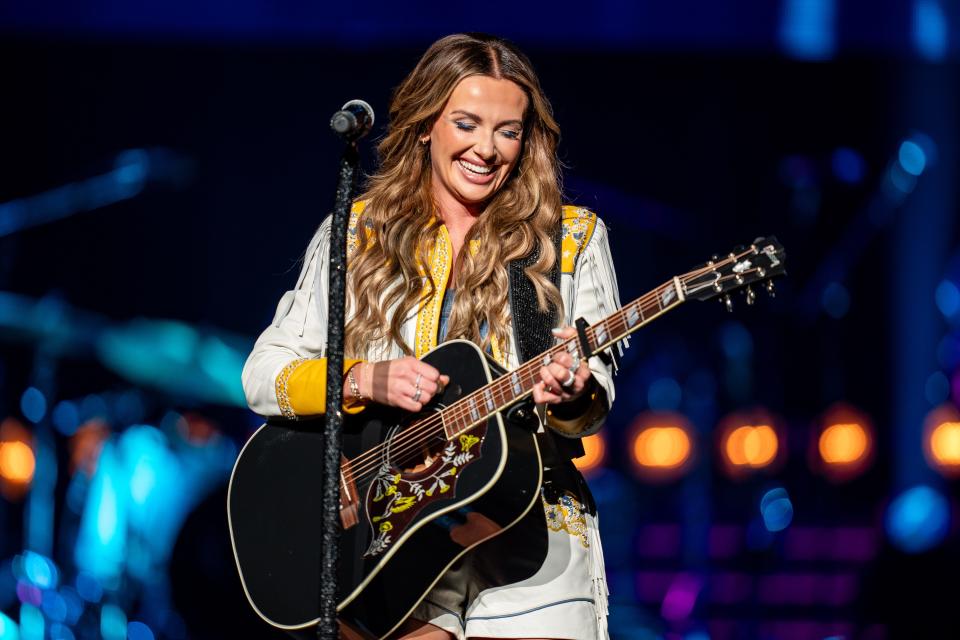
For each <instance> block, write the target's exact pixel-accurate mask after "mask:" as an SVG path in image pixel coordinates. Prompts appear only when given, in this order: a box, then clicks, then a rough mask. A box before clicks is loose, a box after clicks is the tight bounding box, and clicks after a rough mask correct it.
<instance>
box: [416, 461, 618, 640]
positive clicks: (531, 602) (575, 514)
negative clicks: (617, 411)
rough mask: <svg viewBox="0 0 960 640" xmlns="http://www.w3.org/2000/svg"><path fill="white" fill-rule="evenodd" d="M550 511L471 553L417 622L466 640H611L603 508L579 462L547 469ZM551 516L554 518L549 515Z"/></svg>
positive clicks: (538, 512)
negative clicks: (597, 503)
mask: <svg viewBox="0 0 960 640" xmlns="http://www.w3.org/2000/svg"><path fill="white" fill-rule="evenodd" d="M541 496H542V500H541V502H542V506H543V508H542V509H541V508H538V507H537V505H534V507H533V508H532V509H530V512H529V513H528V514H527V515H526V516H524V517H523V519H522V520H521V521H520V522H518V523H517V524H515V525H514V526H513V527H511V528H510V529H508V530H507V531H506V532H504V533H503V534H501V535H499V536H497V537H496V538H494V539H492V540H490V541H488V542H485V543H483V544H481V545H480V546H479V547H477V548H476V549H473V550H471V551H470V552H468V553H467V554H466V555H465V556H464V557H463V558H461V559H460V561H458V562H457V563H456V564H454V565H453V567H451V568H450V570H449V571H447V572H446V573H445V574H444V575H443V576H442V577H441V578H440V580H439V581H438V582H437V584H436V585H434V587H433V589H431V590H430V592H429V593H427V595H426V597H425V598H424V599H423V601H422V602H421V603H420V605H419V606H417V608H416V609H414V611H413V614H412V617H413V618H416V619H417V620H421V621H424V622H429V623H430V624H433V625H436V626H438V627H440V628H442V629H445V630H446V631H449V632H450V633H451V634H453V635H454V636H455V637H456V638H457V639H458V640H465V639H466V638H473V637H490V638H562V639H564V640H608V638H609V636H608V634H607V583H606V579H605V577H604V568H603V551H602V549H601V547H600V535H599V532H598V530H597V518H596V515H595V514H596V509H595V508H594V506H593V499H592V497H591V496H590V493H589V490H588V489H587V486H586V482H585V481H584V480H583V477H582V476H581V475H580V473H579V471H577V470H576V469H575V468H574V467H573V465H572V464H570V465H569V468H563V469H552V470H544V487H543V489H542V491H541ZM545 516H546V517H545Z"/></svg>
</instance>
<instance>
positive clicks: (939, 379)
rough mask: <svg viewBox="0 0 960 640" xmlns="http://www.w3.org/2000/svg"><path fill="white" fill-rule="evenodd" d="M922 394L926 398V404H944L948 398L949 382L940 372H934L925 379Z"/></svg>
mask: <svg viewBox="0 0 960 640" xmlns="http://www.w3.org/2000/svg"><path fill="white" fill-rule="evenodd" d="M924 392H925V394H926V396H927V402H929V403H930V404H932V405H934V406H936V405H938V404H941V403H943V402H946V400H947V398H949V397H950V380H949V379H948V378H947V376H946V375H944V373H943V372H942V371H934V372H933V373H931V374H930V377H929V378H927V384H926V385H924Z"/></svg>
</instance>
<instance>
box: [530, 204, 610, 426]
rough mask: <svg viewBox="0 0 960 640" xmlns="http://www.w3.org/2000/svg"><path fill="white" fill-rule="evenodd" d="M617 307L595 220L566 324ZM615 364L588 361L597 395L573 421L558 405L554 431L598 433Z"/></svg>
mask: <svg viewBox="0 0 960 640" xmlns="http://www.w3.org/2000/svg"><path fill="white" fill-rule="evenodd" d="M619 308H620V293H619V290H618V288H617V275H616V271H615V270H614V267H613V258H612V257H611V255H610V245H609V242H608V237H607V227H606V225H605V224H604V223H603V220H600V219H599V218H598V219H597V221H596V227H595V229H594V231H593V234H592V235H591V237H590V240H589V241H588V242H587V244H586V246H585V247H584V248H583V252H582V254H581V255H580V256H579V257H578V259H577V263H576V270H575V271H574V274H573V295H572V305H568V313H569V315H568V317H567V323H568V324H570V325H571V326H573V324H574V323H575V322H576V320H577V318H583V319H584V320H586V321H587V323H588V324H591V325H592V324H595V323H597V322H599V321H600V320H603V319H604V318H606V317H607V316H609V315H610V314H612V313H614V312H615V311H617V310H618V309H619ZM625 346H626V340H623V341H621V342H620V343H618V344H616V345H613V346H612V347H610V348H609V349H608V351H612V350H616V351H617V352H618V353H617V355H619V354H620V353H622V349H623V348H624V347H625ZM611 355H612V354H611ZM615 362H616V359H615V358H614V357H611V356H610V355H607V354H604V356H603V357H601V356H600V355H595V356H593V357H592V358H590V361H589V365H590V371H591V372H592V373H593V377H594V379H595V380H596V381H597V384H598V386H599V389H598V392H597V393H594V394H592V398H591V400H592V402H590V403H589V404H588V406H586V408H585V409H584V411H583V413H582V414H581V415H579V416H577V417H574V418H570V417H568V416H565V415H564V411H563V405H557V408H556V409H554V410H552V411H551V412H550V415H549V417H548V423H549V424H550V426H552V427H553V428H554V430H555V431H558V432H560V433H561V434H562V435H567V436H573V437H583V436H587V435H590V434H592V433H596V432H597V431H599V430H600V427H601V426H603V421H604V419H605V418H606V415H607V413H608V412H609V410H610V407H611V406H612V405H613V400H614V397H615V390H614V384H613V374H614V372H615V368H616V365H615Z"/></svg>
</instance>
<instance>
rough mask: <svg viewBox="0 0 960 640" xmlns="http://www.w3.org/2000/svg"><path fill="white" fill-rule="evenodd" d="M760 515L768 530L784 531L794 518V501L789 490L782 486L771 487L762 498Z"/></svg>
mask: <svg viewBox="0 0 960 640" xmlns="http://www.w3.org/2000/svg"><path fill="white" fill-rule="evenodd" d="M760 515H761V516H762V517H763V526H764V527H766V529H767V531H770V532H771V533H775V532H777V531H783V530H784V529H786V528H787V527H788V526H790V522H791V521H792V520H793V503H791V502H790V496H789V495H787V490H786V489H784V488H782V487H777V488H775V489H771V490H770V491H767V492H766V493H765V494H763V497H762V498H760Z"/></svg>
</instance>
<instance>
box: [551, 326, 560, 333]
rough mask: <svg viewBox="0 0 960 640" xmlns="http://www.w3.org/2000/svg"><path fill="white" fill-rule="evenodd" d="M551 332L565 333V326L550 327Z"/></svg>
mask: <svg viewBox="0 0 960 640" xmlns="http://www.w3.org/2000/svg"><path fill="white" fill-rule="evenodd" d="M550 332H551V333H557V334H559V333H563V327H554V328H553V329H550Z"/></svg>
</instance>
